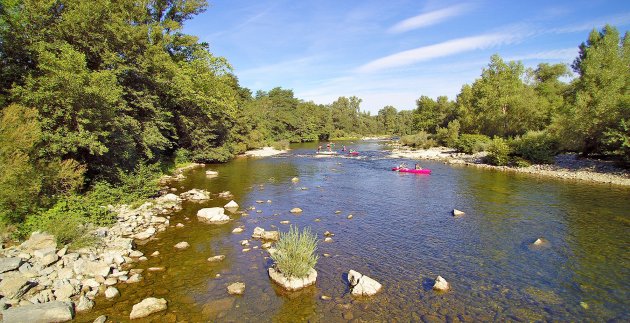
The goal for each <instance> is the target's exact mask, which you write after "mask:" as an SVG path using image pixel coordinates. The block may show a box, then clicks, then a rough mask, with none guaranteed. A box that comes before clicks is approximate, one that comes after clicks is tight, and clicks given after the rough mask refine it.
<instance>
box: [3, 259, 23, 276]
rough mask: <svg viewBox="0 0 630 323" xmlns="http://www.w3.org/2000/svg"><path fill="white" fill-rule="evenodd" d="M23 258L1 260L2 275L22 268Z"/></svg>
mask: <svg viewBox="0 0 630 323" xmlns="http://www.w3.org/2000/svg"><path fill="white" fill-rule="evenodd" d="M21 264H22V258H18V257H16V258H0V274H2V273H5V272H7V271H12V270H16V269H18V268H20V265H21Z"/></svg>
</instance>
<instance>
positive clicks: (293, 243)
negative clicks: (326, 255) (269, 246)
mask: <svg viewBox="0 0 630 323" xmlns="http://www.w3.org/2000/svg"><path fill="white" fill-rule="evenodd" d="M276 249H277V251H276V252H275V253H274V254H273V255H272V256H271V259H273V261H274V262H275V263H276V269H277V270H278V271H280V272H281V273H282V274H283V275H285V276H286V277H296V278H302V277H306V276H308V272H309V270H310V269H311V268H314V267H315V264H316V263H317V259H318V256H317V255H316V254H315V251H316V250H317V236H316V235H315V234H314V233H312V232H311V229H310V228H305V229H304V230H303V231H302V232H300V231H299V230H298V228H297V227H295V226H291V227H290V228H289V231H288V232H282V233H280V240H279V241H278V242H277V243H276Z"/></svg>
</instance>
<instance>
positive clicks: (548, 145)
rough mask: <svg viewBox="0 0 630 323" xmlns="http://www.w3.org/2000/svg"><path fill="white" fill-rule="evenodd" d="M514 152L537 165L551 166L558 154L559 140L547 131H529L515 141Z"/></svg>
mask: <svg viewBox="0 0 630 323" xmlns="http://www.w3.org/2000/svg"><path fill="white" fill-rule="evenodd" d="M512 146H513V151H514V154H515V155H518V156H521V157H523V158H525V159H527V160H529V161H530V162H532V163H535V164H551V163H553V162H554V157H555V156H556V155H557V154H558V147H559V144H558V140H556V139H555V138H553V137H552V136H551V135H550V134H548V133H546V132H545V131H529V132H527V133H526V134H525V135H523V136H522V137H520V138H517V139H515V140H514V142H513V144H512Z"/></svg>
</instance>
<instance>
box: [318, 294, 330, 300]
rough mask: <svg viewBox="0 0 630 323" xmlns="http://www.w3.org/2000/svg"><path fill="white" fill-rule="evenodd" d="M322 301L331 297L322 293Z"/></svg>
mask: <svg viewBox="0 0 630 323" xmlns="http://www.w3.org/2000/svg"><path fill="white" fill-rule="evenodd" d="M320 298H321V299H322V300H323V301H329V300H330V299H331V297H330V296H326V295H322V297H320Z"/></svg>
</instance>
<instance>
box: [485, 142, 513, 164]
mask: <svg viewBox="0 0 630 323" xmlns="http://www.w3.org/2000/svg"><path fill="white" fill-rule="evenodd" d="M509 155H510V146H509V145H508V143H507V142H506V141H505V140H504V139H503V138H500V137H495V138H494V139H492V141H491V142H490V144H489V145H488V156H486V162H487V163H488V164H490V165H495V166H506V165H507V164H508V162H509V160H510V156H509Z"/></svg>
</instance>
